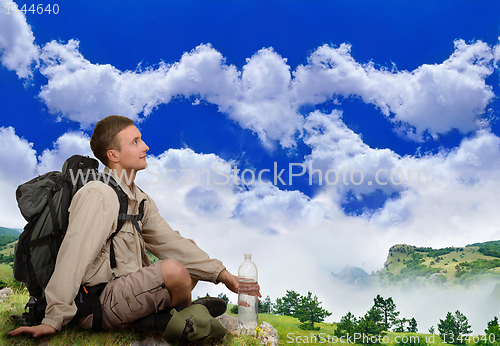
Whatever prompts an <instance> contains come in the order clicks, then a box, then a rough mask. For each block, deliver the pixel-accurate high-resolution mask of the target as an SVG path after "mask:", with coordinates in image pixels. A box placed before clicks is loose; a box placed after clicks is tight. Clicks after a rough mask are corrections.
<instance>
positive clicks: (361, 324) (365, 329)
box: [354, 306, 384, 344]
mask: <svg viewBox="0 0 500 346" xmlns="http://www.w3.org/2000/svg"><path fill="white" fill-rule="evenodd" d="M383 331H384V323H383V318H382V314H381V313H380V310H379V309H377V308H376V307H375V306H373V307H372V308H371V309H370V310H368V312H367V313H366V314H365V315H364V316H363V317H361V318H360V319H359V320H358V323H357V325H356V327H355V329H354V332H355V333H360V334H361V335H363V334H364V335H366V336H367V338H366V339H367V340H370V339H371V336H377V337H378V336H379V335H381V334H382V332H383ZM363 339H364V338H363ZM368 343H369V344H372V342H368Z"/></svg>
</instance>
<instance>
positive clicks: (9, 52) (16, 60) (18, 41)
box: [0, 0, 39, 78]
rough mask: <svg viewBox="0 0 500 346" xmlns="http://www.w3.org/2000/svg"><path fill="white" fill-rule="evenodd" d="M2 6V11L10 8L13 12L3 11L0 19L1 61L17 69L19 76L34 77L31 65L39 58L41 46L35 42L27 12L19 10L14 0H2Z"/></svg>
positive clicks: (10, 67)
mask: <svg viewBox="0 0 500 346" xmlns="http://www.w3.org/2000/svg"><path fill="white" fill-rule="evenodd" d="M0 6H1V7H2V11H3V10H4V9H5V10H7V8H8V9H9V12H11V14H6V12H5V13H4V12H3V13H2V20H1V21H0V61H1V62H2V65H3V66H5V67H6V68H8V69H9V70H12V71H16V74H17V75H18V76H19V78H29V77H32V76H33V71H32V69H31V66H32V65H33V64H34V63H36V62H37V60H38V54H39V48H38V46H37V45H36V44H35V43H34V42H35V37H34V36H33V32H32V31H31V27H30V26H29V25H28V23H27V22H26V17H25V14H24V13H23V12H17V10H16V9H17V5H16V4H15V3H14V1H11V0H0ZM16 12H17V13H16Z"/></svg>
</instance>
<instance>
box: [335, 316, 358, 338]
mask: <svg viewBox="0 0 500 346" xmlns="http://www.w3.org/2000/svg"><path fill="white" fill-rule="evenodd" d="M357 323H358V321H357V319H356V317H354V315H353V314H352V313H351V312H350V311H349V312H348V313H347V314H346V315H345V316H342V318H341V319H340V322H339V323H337V328H336V329H335V332H334V335H335V336H336V337H338V338H341V337H343V336H346V335H347V334H350V335H353V334H354V329H355V328H356V324H357Z"/></svg>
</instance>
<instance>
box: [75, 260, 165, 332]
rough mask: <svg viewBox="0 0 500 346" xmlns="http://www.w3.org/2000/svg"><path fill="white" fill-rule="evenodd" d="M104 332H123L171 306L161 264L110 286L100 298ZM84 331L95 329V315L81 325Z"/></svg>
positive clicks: (83, 320)
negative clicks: (93, 322)
mask: <svg viewBox="0 0 500 346" xmlns="http://www.w3.org/2000/svg"><path fill="white" fill-rule="evenodd" d="M100 300H101V304H102V312H103V322H102V327H103V328H104V329H105V330H110V329H123V328H126V327H128V326H129V325H131V324H132V323H133V322H134V321H136V320H138V319H139V318H141V317H144V316H147V315H150V314H152V313H154V312H158V310H164V309H166V308H167V307H169V305H170V294H169V293H168V290H167V289H166V288H165V285H164V283H163V275H162V271H161V261H157V262H155V263H154V264H152V265H151V266H149V267H144V268H141V269H139V270H138V271H137V272H135V273H132V274H130V275H127V276H123V277H119V278H116V279H115V280H113V281H111V282H109V283H108V284H107V285H106V287H105V288H104V290H103V291H102V293H101V296H100ZM78 325H79V326H80V327H81V328H85V329H91V328H92V315H89V316H87V317H85V318H83V319H82V320H81V321H79V323H78Z"/></svg>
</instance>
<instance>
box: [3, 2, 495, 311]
mask: <svg viewBox="0 0 500 346" xmlns="http://www.w3.org/2000/svg"><path fill="white" fill-rule="evenodd" d="M22 5H23V3H19V2H18V7H19V8H22ZM46 5H47V4H45V6H44V8H45V7H46ZM7 7H8V8H9V11H10V12H11V14H6V13H7ZM14 7H15V6H14V4H13V2H12V1H7V0H1V1H0V62H1V65H2V66H1V68H0V119H1V120H0V143H1V146H0V159H2V162H4V164H2V166H1V168H0V184H1V186H2V187H3V189H4V191H6V193H4V194H3V195H2V196H1V197H0V206H1V207H2V208H1V210H2V212H0V215H2V219H3V221H2V223H1V225H2V226H6V227H18V228H21V227H23V225H24V221H23V219H22V217H21V215H20V214H19V212H18V211H17V205H16V202H15V199H14V191H15V188H16V187H17V185H19V184H20V183H21V182H23V181H25V180H27V179H29V178H31V177H33V176H35V175H37V174H41V173H44V172H46V171H48V170H59V169H60V167H61V165H62V163H63V162H64V160H65V158H67V157H69V156H70V155H72V154H74V153H79V154H85V155H92V153H91V151H90V148H89V145H88V140H89V136H90V135H91V133H92V128H93V125H94V124H95V122H96V121H98V120H99V119H102V118H103V117H105V116H107V115H110V114H121V115H125V116H129V117H130V118H132V119H134V120H135V121H136V124H137V126H138V128H139V129H140V130H141V132H142V134H143V138H144V140H145V141H146V143H147V144H148V145H149V147H150V152H149V154H150V157H149V159H148V161H149V163H150V167H149V168H148V171H146V172H141V174H140V175H138V180H137V182H138V184H140V186H141V187H143V189H144V190H145V191H146V192H148V193H149V194H150V195H151V196H152V197H153V198H154V199H155V201H156V202H157V204H158V206H159V208H160V210H161V212H162V214H163V215H164V217H165V218H166V220H167V221H168V222H169V223H170V224H171V225H172V226H173V227H174V228H175V229H179V230H180V231H181V233H182V234H184V235H186V236H188V237H192V238H194V239H195V240H196V241H197V243H198V244H200V246H201V247H202V248H204V249H205V250H206V251H207V252H208V253H209V254H210V255H212V256H214V257H219V258H221V259H222V260H223V261H224V263H226V264H227V265H228V267H230V269H231V271H232V272H236V271H237V266H238V264H239V262H241V260H242V257H243V256H242V254H243V252H252V253H254V259H255V261H256V262H257V264H258V265H259V262H260V263H261V264H264V263H268V264H269V263H272V265H270V266H269V270H268V271H266V272H263V273H262V274H261V277H262V280H263V281H264V282H267V283H268V286H269V287H271V288H270V289H269V291H268V292H269V294H270V295H271V297H272V298H273V299H275V298H277V297H279V296H281V295H283V294H284V291H285V289H294V288H293V287H281V286H280V285H279V284H278V283H277V282H276V278H275V275H274V274H273V272H274V271H280V272H285V273H291V272H296V271H297V268H299V271H301V270H302V269H303V271H304V272H307V273H305V274H304V275H305V277H304V278H303V280H300V281H301V283H296V285H297V287H296V288H295V289H296V290H297V291H300V289H303V290H307V289H312V288H308V286H307V285H305V284H304V282H310V283H312V282H314V283H315V284H314V285H315V286H316V285H317V286H318V287H317V291H319V292H321V290H322V289H324V290H327V289H326V288H320V287H322V285H320V284H319V283H318V282H321V280H320V279H319V278H323V277H325V275H326V276H328V274H329V273H330V272H339V271H340V270H341V269H342V268H343V267H344V266H345V265H347V264H349V265H353V266H358V267H361V268H363V269H365V270H366V271H368V272H371V271H372V270H378V269H379V268H381V267H382V266H383V262H384V260H385V256H386V255H387V250H388V248H389V247H390V246H392V245H393V244H395V243H409V244H414V245H418V246H433V247H444V246H452V245H456V246H463V245H467V244H469V243H473V242H478V241H487V240H495V239H498V238H499V236H500V232H499V227H498V224H500V223H499V221H500V218H499V216H498V212H497V210H498V207H500V202H499V201H498V200H497V193H496V191H497V189H498V188H500V180H499V174H498V172H499V169H500V162H499V159H500V127H499V123H498V109H499V101H498V96H497V95H498V94H499V93H500V90H499V87H500V79H499V73H498V72H499V60H500V44H499V38H498V37H499V36H500V19H499V18H500V17H499V14H500V3H498V1H481V2H477V1H418V2H402V1H319V0H318V1H151V2H135V1H120V2H117V1H107V2H99V1H85V2H83V1H81V2H76V1H59V2H58V9H59V13H58V14H54V13H48V12H46V11H45V12H43V13H42V14H38V13H36V12H35V13H32V12H30V11H29V8H30V4H28V8H27V9H28V11H26V13H23V12H18V13H17V14H15V13H13V12H15V9H14ZM51 9H54V4H52V7H51ZM290 165H295V166H290ZM216 167H218V168H216ZM234 167H236V168H237V169H239V170H240V171H239V174H238V176H237V179H233V174H234V170H233V171H232V172H231V171H230V169H233V168H234ZM274 167H277V170H278V173H279V171H280V170H281V169H285V171H284V173H283V174H282V175H281V177H282V179H283V181H284V182H285V183H286V184H282V183H281V182H280V180H279V179H277V180H276V182H277V183H276V184H273V178H274V179H275V176H274V170H275V169H274ZM290 167H293V171H292V172H293V173H294V174H298V173H299V172H300V171H301V167H305V168H307V170H306V171H304V174H303V175H302V176H294V177H292V178H293V179H292V184H289V181H288V178H289V175H288V174H289V168H290ZM169 169H170V170H172V171H170V173H169V172H168V170H169ZM217 169H218V170H219V172H221V170H222V171H223V172H225V174H227V176H228V177H229V176H230V177H231V179H227V183H226V184H222V183H221V182H225V180H226V179H225V178H224V177H225V176H223V175H222V174H218V173H217ZM245 169H247V172H246V176H244V177H243V180H245V181H247V182H248V181H249V180H250V178H251V174H253V175H254V176H255V181H254V182H253V183H252V184H247V185H245V184H244V183H243V181H242V180H241V178H242V177H241V172H243V170H245ZM311 169H312V170H311ZM342 169H345V170H346V173H345V176H342V174H343V173H342ZM173 170H175V171H173ZM183 170H184V173H185V174H183V173H182V171H183ZM197 170H200V171H202V170H208V171H209V172H211V177H210V180H209V181H208V182H207V181H206V180H204V178H203V179H200V182H197V181H195V180H196V178H195V176H196V172H197ZM265 170H268V171H265ZM315 170H316V173H315V175H314V174H313V179H312V180H310V179H309V174H310V173H311V172H312V171H315ZM408 170H413V171H415V172H416V171H418V172H420V174H421V182H420V184H416V181H415V180H416V175H414V176H413V182H409V181H408V176H409V174H408V173H407V172H408ZM187 172H192V173H193V181H192V182H191V183H190V184H182V183H181V182H182V181H183V180H182V179H183V178H182V177H183V176H184V178H185V179H187V175H186V174H187ZM259 172H262V173H263V174H262V177H263V179H262V183H269V181H270V184H267V185H265V184H262V183H260V182H259V181H258V179H257V177H258V173H259ZM327 172H330V173H329V176H328V177H329V179H330V180H329V182H332V181H334V180H335V175H334V174H335V173H337V174H339V175H338V178H339V179H338V181H337V183H335V184H329V183H327V181H325V180H324V179H325V175H326V173H327ZM377 172H379V173H377ZM166 173H167V174H168V178H167V179H168V180H167V179H165V174H166ZM319 173H321V175H322V183H321V184H320V182H319V180H318V174H319ZM391 174H392V175H391ZM401 174H403V178H404V179H403V180H402V181H401V180H400V177H401ZM203 177H204V176H203ZM391 177H392V178H391ZM426 177H428V180H426ZM343 178H345V179H346V180H347V182H348V184H343ZM361 178H363V179H362V182H360V179H361ZM376 179H379V180H378V181H380V182H381V183H382V184H378V182H377V180H376ZM391 179H392V180H391ZM170 182H173V183H172V184H170ZM358 182H360V183H359V184H358ZM217 183H219V184H217ZM214 239H223V241H224V242H225V245H224V247H225V248H227V249H228V250H226V251H223V252H222V253H221V251H220V243H219V242H216V241H214ZM317 239H321V240H322V241H321V242H319V243H318V241H317ZM290 253H294V254H295V255H294V256H292V257H293V258H290V256H289V254H290ZM266 266H267V264H266ZM305 268H314V270H307V271H306V270H305ZM273 269H274V271H273ZM311 285H312V284H311ZM203 289H205V287H204V286H203ZM206 289H209V288H206ZM218 289H219V288H217V290H218ZM313 291H314V289H313ZM303 293H305V292H303ZM323 299H325V298H323ZM332 304H334V303H333V302H332ZM339 310H341V311H340V312H341V313H343V312H344V311H342V309H339Z"/></svg>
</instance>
